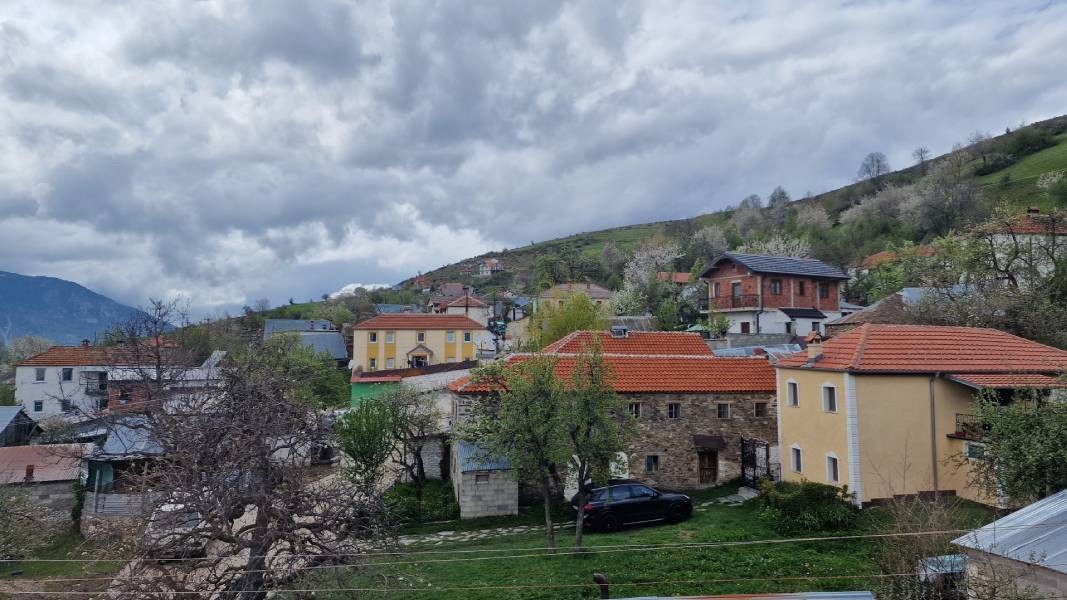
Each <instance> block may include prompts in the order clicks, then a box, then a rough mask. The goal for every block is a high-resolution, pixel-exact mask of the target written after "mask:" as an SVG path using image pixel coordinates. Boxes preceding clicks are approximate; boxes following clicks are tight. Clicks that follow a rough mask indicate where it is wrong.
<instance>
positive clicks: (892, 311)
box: [826, 292, 908, 328]
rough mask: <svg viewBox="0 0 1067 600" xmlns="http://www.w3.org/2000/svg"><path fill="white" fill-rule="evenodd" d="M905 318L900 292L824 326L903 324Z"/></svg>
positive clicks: (903, 303)
mask: <svg viewBox="0 0 1067 600" xmlns="http://www.w3.org/2000/svg"><path fill="white" fill-rule="evenodd" d="M907 316H908V315H907V311H906V310H905V302H904V295H903V294H901V293H900V292H896V293H894V294H890V295H888V296H886V297H885V298H882V299H881V300H879V301H878V302H875V303H874V304H872V305H870V306H868V307H867V308H864V309H863V310H858V311H856V312H854V313H852V314H849V315H845V316H843V317H841V318H840V319H837V320H835V321H831V322H829V323H827V324H826V326H827V327H830V328H833V327H836V326H838V325H852V324H856V325H861V324H863V323H904V322H905V320H906V319H907Z"/></svg>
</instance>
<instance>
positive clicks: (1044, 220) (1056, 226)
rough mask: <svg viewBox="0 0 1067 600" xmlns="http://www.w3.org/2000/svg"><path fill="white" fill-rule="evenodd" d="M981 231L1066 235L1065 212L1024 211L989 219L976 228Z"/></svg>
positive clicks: (1066, 221) (1066, 218)
mask: <svg viewBox="0 0 1067 600" xmlns="http://www.w3.org/2000/svg"><path fill="white" fill-rule="evenodd" d="M978 230H979V231H980V232H983V233H1003V234H1012V233H1014V234H1017V235H1019V234H1021V235H1048V234H1050V233H1052V232H1056V235H1067V213H1044V214H1043V213H1040V212H1025V213H1022V214H1018V215H1012V216H1010V217H1008V218H1005V219H998V220H994V221H990V222H988V223H986V224H985V225H982V226H981V227H979V229H978Z"/></svg>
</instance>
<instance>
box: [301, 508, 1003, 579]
mask: <svg viewBox="0 0 1067 600" xmlns="http://www.w3.org/2000/svg"><path fill="white" fill-rule="evenodd" d="M731 491H732V488H720V489H717V490H713V491H705V492H698V493H696V494H694V504H697V505H699V502H700V501H702V500H706V499H708V498H711V497H714V496H718V495H723V494H726V493H729V492H731ZM758 513H759V505H758V503H757V502H749V503H747V504H745V505H743V506H739V507H727V506H722V505H718V504H715V505H711V506H709V507H708V508H707V509H706V510H704V511H698V512H695V513H694V516H693V518H691V519H690V520H688V521H686V522H684V523H680V524H678V525H660V526H646V527H634V528H629V529H624V530H623V531H622V532H619V533H616V534H607V535H605V534H590V535H589V536H587V537H586V544H587V546H590V547H594V546H619V545H626V544H642V545H662V544H679V543H700V542H717V541H741V540H764V539H774V538H780V537H781V536H779V535H778V534H777V533H776V532H775V531H774V530H773V529H772V528H770V527H768V526H767V525H766V523H764V522H763V520H761V519H760V518H759V514H758ZM866 516H867V518H868V519H869V522H868V524H867V525H866V526H865V527H866V530H867V531H870V530H873V529H874V528H875V527H876V524H875V522H876V521H877V520H878V517H877V513H873V512H868V513H866ZM960 518H961V521H963V522H966V526H972V525H973V524H974V522H975V515H974V513H973V512H966V513H963V514H961V517H960ZM520 520H522V521H525V519H520ZM985 520H988V519H985ZM982 522H984V520H983V521H982ZM961 524H962V523H961ZM558 540H559V542H560V544H559V546H560V548H561V551H564V552H565V551H566V550H567V549H573V531H572V530H568V531H564V532H560V534H559V536H558ZM544 543H545V540H544V535H543V534H526V535H515V536H508V537H503V538H498V539H497V540H492V541H482V542H471V543H466V544H456V545H442V546H433V547H431V548H432V549H433V550H434V551H442V553H440V554H426V555H423V556H422V558H423V559H425V560H436V561H438V562H423V563H415V562H413V559H412V558H411V557H390V558H386V557H382V558H374V559H371V560H370V561H368V562H389V563H393V564H389V565H378V566H374V567H369V568H368V569H367V570H366V571H364V572H362V573H360V572H354V571H350V572H348V573H347V574H346V573H334V574H332V575H326V574H319V575H316V576H314V577H311V578H309V579H308V580H304V581H301V582H299V583H298V584H295V585H294V586H293V587H294V588H298V589H299V588H304V589H306V588H326V587H333V588H336V587H348V588H351V587H356V588H372V589H382V588H385V587H388V588H390V589H393V590H394V591H392V592H389V593H383V592H368V593H366V594H363V593H361V594H360V596H359V597H361V598H427V599H429V598H435V599H437V598H457V599H463V600H480V599H489V598H502V597H507V598H514V599H519V598H523V599H534V598H594V597H596V594H595V590H594V589H593V588H592V586H589V585H587V584H589V582H590V580H591V577H592V574H593V573H603V574H604V575H605V576H606V577H607V579H608V581H609V582H610V583H611V584H612V595H613V596H617V597H628V596H641V595H646V594H658V595H663V596H667V595H675V594H728V593H756V592H784V591H805V590H839V591H840V590H854V589H868V588H869V587H870V584H871V580H870V579H869V578H868V577H867V576H868V575H870V574H872V573H874V572H875V567H874V564H873V562H872V557H873V552H874V551H875V548H876V547H875V544H874V543H873V542H871V541H869V540H846V541H832V542H801V543H789V544H762V545H748V546H738V547H718V548H672V549H660V550H639V551H622V552H619V551H615V552H601V553H595V552H594V553H590V554H589V555H586V556H575V555H566V554H563V555H557V556H547V555H544V554H538V555H535V556H529V554H532V553H530V552H525V553H524V552H521V549H523V548H526V549H529V548H542V547H544ZM449 550H456V552H454V553H453V552H449ZM522 554H526V555H528V556H521V555H522ZM515 555H520V556H519V557H517V558H516V557H515ZM473 557H481V558H482V560H473V561H464V562H454V561H453V559H457V558H458V559H464V558H473ZM448 561H453V562H448ZM809 576H811V577H819V578H820V579H803V577H809ZM853 576H858V577H853ZM791 577H802V578H801V579H787V578H791ZM822 578H826V579H822ZM719 579H752V580H750V581H742V582H730V583H726V582H719V583H715V582H711V581H710V580H719ZM755 579H760V580H759V581H756V580H755ZM661 581H671V582H674V583H664V584H655V585H626V584H636V583H642V582H661ZM539 584H576V587H572V588H556V589H547V588H543V587H538V586H539ZM488 586H529V587H521V588H514V589H508V590H500V589H497V590H488V589H487V590H484V591H479V590H477V589H467V590H453V591H442V588H480V587H488ZM396 588H414V589H417V590H425V591H395V590H396ZM316 597H317V598H344V597H350V596H346V595H344V594H343V593H341V592H337V593H335V595H330V594H327V593H321V592H320V593H318V594H317V595H316Z"/></svg>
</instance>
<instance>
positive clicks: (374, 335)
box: [370, 331, 378, 344]
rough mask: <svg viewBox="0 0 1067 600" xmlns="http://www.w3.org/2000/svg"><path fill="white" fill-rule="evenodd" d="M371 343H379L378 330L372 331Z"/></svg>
mask: <svg viewBox="0 0 1067 600" xmlns="http://www.w3.org/2000/svg"><path fill="white" fill-rule="evenodd" d="M370 343H372V344H377V343H378V332H377V331H372V332H370Z"/></svg>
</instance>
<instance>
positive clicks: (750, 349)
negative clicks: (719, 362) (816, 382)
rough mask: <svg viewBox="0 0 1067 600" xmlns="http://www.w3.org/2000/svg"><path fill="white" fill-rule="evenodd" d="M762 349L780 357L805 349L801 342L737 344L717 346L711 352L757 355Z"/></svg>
mask: <svg viewBox="0 0 1067 600" xmlns="http://www.w3.org/2000/svg"><path fill="white" fill-rule="evenodd" d="M757 350H761V351H763V353H765V354H767V355H768V356H773V357H779V356H789V355H790V354H796V353H797V352H800V351H801V350H803V348H801V347H800V344H766V345H763V346H737V347H734V348H715V349H713V350H712V351H711V352H712V353H713V354H714V355H715V356H723V357H729V356H756V354H757V353H756V351H757Z"/></svg>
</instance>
